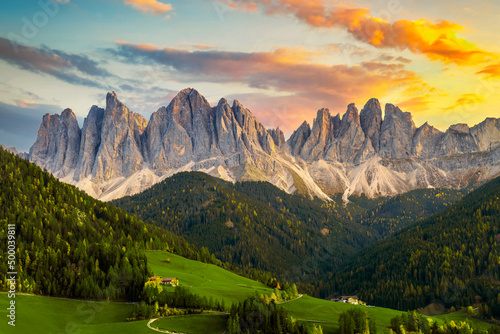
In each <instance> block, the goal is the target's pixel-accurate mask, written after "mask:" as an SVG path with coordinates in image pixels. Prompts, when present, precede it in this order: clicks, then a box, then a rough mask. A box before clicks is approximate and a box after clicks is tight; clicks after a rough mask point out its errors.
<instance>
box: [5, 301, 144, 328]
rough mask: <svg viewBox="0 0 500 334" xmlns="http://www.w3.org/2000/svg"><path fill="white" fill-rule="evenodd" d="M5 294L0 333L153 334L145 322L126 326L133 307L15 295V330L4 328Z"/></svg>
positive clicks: (6, 302)
mask: <svg viewBox="0 0 500 334" xmlns="http://www.w3.org/2000/svg"><path fill="white" fill-rule="evenodd" d="M8 303H9V299H8V298H7V294H5V293H0V318H1V319H2V320H1V321H0V333H23V334H24V333H40V334H50V333H52V334H63V333H64V334H84V333H85V334H86V333H93V334H94V333H95V334H100V333H103V334H104V333H131V334H133V333H137V334H142V333H153V331H151V330H150V329H148V328H147V327H146V324H147V321H135V322H125V320H126V318H127V317H128V316H129V315H130V314H131V313H132V308H133V305H131V304H125V303H107V302H95V301H82V300H74V299H63V298H52V297H41V296H34V295H24V294H22V295H21V294H17V295H16V327H12V326H10V325H8V324H7V319H8V318H7V317H6V314H7V310H6V307H7V305H8Z"/></svg>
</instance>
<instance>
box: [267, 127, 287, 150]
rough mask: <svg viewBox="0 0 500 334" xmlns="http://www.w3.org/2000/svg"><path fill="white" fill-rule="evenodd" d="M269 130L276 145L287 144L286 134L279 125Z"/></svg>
mask: <svg viewBox="0 0 500 334" xmlns="http://www.w3.org/2000/svg"><path fill="white" fill-rule="evenodd" d="M267 132H268V133H269V135H270V136H271V138H272V139H273V141H274V145H276V146H277V147H283V146H284V145H285V143H286V141H285V134H284V133H283V131H281V130H280V127H279V126H278V127H277V128H276V129H269V130H267Z"/></svg>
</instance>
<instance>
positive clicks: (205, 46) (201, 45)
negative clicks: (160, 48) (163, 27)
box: [177, 43, 215, 50]
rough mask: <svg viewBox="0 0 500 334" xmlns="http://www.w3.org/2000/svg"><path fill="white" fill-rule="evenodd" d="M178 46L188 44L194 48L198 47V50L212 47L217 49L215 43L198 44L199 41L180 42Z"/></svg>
mask: <svg viewBox="0 0 500 334" xmlns="http://www.w3.org/2000/svg"><path fill="white" fill-rule="evenodd" d="M177 45H178V46H188V47H192V48H193V49H196V50H211V49H215V46H214V45H207V44H197V43H180V44H177Z"/></svg>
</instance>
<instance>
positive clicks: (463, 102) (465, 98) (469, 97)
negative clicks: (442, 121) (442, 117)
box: [444, 93, 485, 110]
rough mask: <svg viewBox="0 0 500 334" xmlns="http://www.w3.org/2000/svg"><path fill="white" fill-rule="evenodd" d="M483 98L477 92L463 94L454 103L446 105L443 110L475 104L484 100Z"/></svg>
mask: <svg viewBox="0 0 500 334" xmlns="http://www.w3.org/2000/svg"><path fill="white" fill-rule="evenodd" d="M484 100H485V98H484V96H482V95H479V94H475V93H472V94H463V95H462V96H460V97H459V98H458V99H457V100H456V101H455V104H454V105H452V106H450V107H447V108H444V110H453V109H456V108H459V107H463V106H468V105H475V104H478V103H481V102H484Z"/></svg>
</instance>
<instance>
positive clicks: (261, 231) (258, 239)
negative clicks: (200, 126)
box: [112, 172, 378, 280]
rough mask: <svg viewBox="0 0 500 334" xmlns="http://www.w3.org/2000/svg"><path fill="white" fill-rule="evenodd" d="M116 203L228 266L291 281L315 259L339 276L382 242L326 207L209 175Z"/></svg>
mask: <svg viewBox="0 0 500 334" xmlns="http://www.w3.org/2000/svg"><path fill="white" fill-rule="evenodd" d="M112 204H114V205H117V206H118V207H121V208H123V209H125V210H127V211H128V212H130V213H134V214H136V215H138V217H140V218H141V219H143V220H144V221H146V222H149V223H153V224H156V225H158V226H162V227H165V228H167V229H168V230H170V231H173V232H175V233H178V234H180V235H182V236H184V237H185V238H186V239H187V240H188V241H190V242H193V243H194V244H195V245H197V246H199V247H201V246H206V247H208V249H209V250H210V251H211V252H214V253H215V254H216V256H217V257H218V258H220V259H221V260H223V261H229V262H232V263H235V264H238V265H242V266H244V267H247V268H258V269H263V270H267V271H271V272H273V273H279V274H283V273H285V275H288V276H287V277H286V278H287V279H290V280H300V279H301V277H300V276H301V275H302V272H303V271H304V270H303V269H305V270H309V269H310V264H306V262H307V260H312V261H314V270H318V272H319V271H323V270H325V271H328V270H332V269H333V268H336V267H338V266H339V265H341V264H342V263H344V261H345V260H346V259H347V258H348V257H350V256H352V255H353V254H354V253H355V252H356V251H357V250H359V249H361V248H363V247H364V246H366V245H368V244H369V243H371V242H373V241H374V240H376V239H377V238H378V235H377V234H376V232H375V233H374V232H373V229H372V228H370V227H365V226H362V225H360V224H357V223H355V222H352V223H351V222H346V223H340V222H338V221H337V220H335V219H333V218H332V217H331V215H329V214H328V212H327V211H326V210H324V209H322V208H321V202H313V201H311V200H309V199H307V198H305V197H302V196H294V195H289V194H287V193H286V192H284V191H282V190H279V189H278V188H276V187H274V186H272V185H271V184H269V183H267V182H244V183H239V182H238V183H236V184H232V183H229V182H225V181H222V180H220V179H217V178H214V177H211V176H209V175H207V174H204V173H201V172H190V173H187V172H186V173H179V174H176V175H174V176H172V177H170V178H168V179H166V180H165V181H163V182H161V183H159V184H157V185H155V186H153V187H152V188H150V189H148V190H146V191H144V192H142V193H140V194H137V195H134V196H131V197H124V198H121V199H119V200H116V201H113V202H112ZM303 267H306V268H303ZM292 276H293V277H292Z"/></svg>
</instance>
